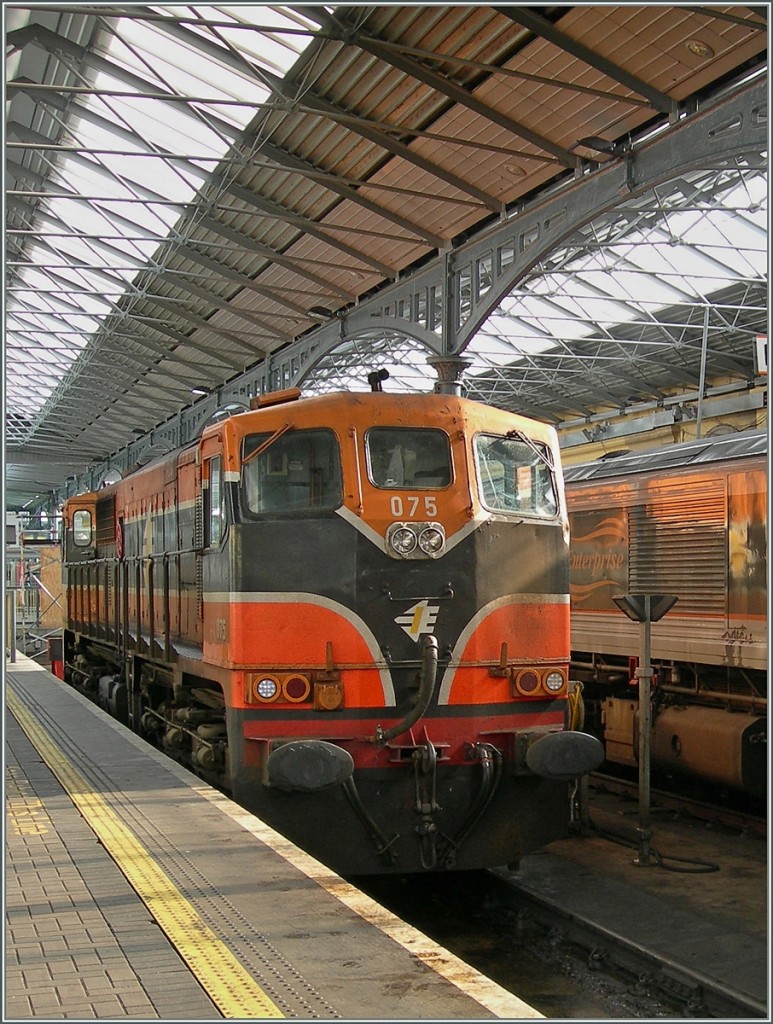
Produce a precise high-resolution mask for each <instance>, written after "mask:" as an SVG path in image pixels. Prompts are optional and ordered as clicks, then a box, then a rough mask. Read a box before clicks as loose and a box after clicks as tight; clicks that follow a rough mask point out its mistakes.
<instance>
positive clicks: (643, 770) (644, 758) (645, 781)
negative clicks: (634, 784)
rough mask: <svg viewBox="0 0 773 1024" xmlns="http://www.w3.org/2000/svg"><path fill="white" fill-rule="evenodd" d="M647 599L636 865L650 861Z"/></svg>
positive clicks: (647, 601)
mask: <svg viewBox="0 0 773 1024" xmlns="http://www.w3.org/2000/svg"><path fill="white" fill-rule="evenodd" d="M650 615H651V599H650V596H649V594H647V595H646V596H645V597H644V621H643V622H642V623H641V626H640V628H641V658H640V662H639V667H638V669H637V670H636V677H637V679H638V680H639V828H638V830H637V831H638V833H639V856H638V858H637V859H636V860H635V861H634V864H638V865H639V866H640V867H648V866H649V864H650V839H651V838H652V829H651V827H650V746H651V740H652V704H651V701H650V690H651V686H650V683H651V681H652V666H651V664H650V651H651V629H652V622H651V619H650Z"/></svg>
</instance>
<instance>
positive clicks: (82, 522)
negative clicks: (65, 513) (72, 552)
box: [72, 509, 91, 548]
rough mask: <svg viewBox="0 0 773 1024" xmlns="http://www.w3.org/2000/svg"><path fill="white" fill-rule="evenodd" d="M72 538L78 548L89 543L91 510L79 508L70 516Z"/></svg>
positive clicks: (84, 546)
mask: <svg viewBox="0 0 773 1024" xmlns="http://www.w3.org/2000/svg"><path fill="white" fill-rule="evenodd" d="M72 539H73V543H74V544H75V546H76V547H78V548H87V547H88V546H89V544H91V512H89V511H88V509H80V510H79V511H78V512H75V513H74V514H73V517H72Z"/></svg>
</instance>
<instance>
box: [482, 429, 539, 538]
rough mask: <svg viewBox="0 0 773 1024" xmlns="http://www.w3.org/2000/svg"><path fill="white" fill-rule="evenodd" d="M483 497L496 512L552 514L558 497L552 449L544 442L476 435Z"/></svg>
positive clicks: (483, 500)
mask: <svg viewBox="0 0 773 1024" xmlns="http://www.w3.org/2000/svg"><path fill="white" fill-rule="evenodd" d="M475 463H476V467H477V471H478V484H479V488H480V497H481V501H482V502H483V504H484V505H485V506H486V508H488V509H490V510H491V511H492V512H513V513H517V514H518V515H531V516H542V517H545V518H552V517H553V516H555V515H556V513H557V512H558V497H557V494H556V484H555V478H554V474H553V471H552V469H551V460H550V452H549V450H548V449H547V447H546V446H545V445H543V444H539V443H537V442H535V441H531V440H530V441H529V442H528V443H527V442H526V441H522V440H519V439H517V438H514V437H495V436H493V435H490V434H480V435H479V436H478V437H476V439H475Z"/></svg>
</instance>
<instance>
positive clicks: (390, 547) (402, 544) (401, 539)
mask: <svg viewBox="0 0 773 1024" xmlns="http://www.w3.org/2000/svg"><path fill="white" fill-rule="evenodd" d="M386 542H387V554H388V555H390V556H391V557H392V558H438V557H439V556H440V555H442V554H443V550H444V549H445V546H446V534H445V530H444V529H443V527H442V526H441V525H440V523H392V525H391V526H390V527H389V529H388V530H387V535H386Z"/></svg>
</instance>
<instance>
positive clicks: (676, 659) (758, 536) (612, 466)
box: [565, 431, 768, 798]
mask: <svg viewBox="0 0 773 1024" xmlns="http://www.w3.org/2000/svg"><path fill="white" fill-rule="evenodd" d="M767 469H768V465H767V434H766V433H765V432H759V431H749V432H746V433H738V434H728V435H721V436H719V437H707V438H703V439H699V440H695V441H690V442H687V443H683V444H678V445H670V446H668V447H666V448H663V449H658V450H654V451H650V452H632V453H630V454H622V455H619V456H617V457H615V458H608V459H604V460H599V461H596V462H593V463H584V464H582V465H574V466H569V467H566V469H565V478H566V491H567V501H568V506H569V514H570V523H571V531H572V536H571V561H570V589H571V594H572V658H573V662H572V675H573V677H574V678H576V679H579V680H582V681H583V683H584V686H585V693H584V697H585V706H586V709H587V711H588V713H589V714H590V715H595V717H596V720H595V721H594V722H593V724H592V725H591V726H590V727H591V728H592V729H593V731H594V732H596V733H597V734H598V735H599V736H600V737H602V738H603V740H604V742H605V747H606V756H607V760H608V761H611V762H616V763H619V764H623V765H629V766H631V767H633V766H634V765H636V764H637V763H638V732H639V730H638V695H637V690H636V686H635V679H634V670H635V668H636V664H637V660H638V657H639V653H640V632H639V626H638V625H637V624H636V623H634V622H631V621H630V620H629V619H628V618H627V617H626V616H625V615H624V614H623V613H622V612H621V611H620V610H619V609H618V607H617V606H616V604H615V603H614V601H613V598H614V597H615V596H617V595H621V594H633V593H640V594H647V593H649V594H658V593H659V594H672V595H674V596H676V597H677V599H678V600H677V603H676V604H675V605H674V607H673V608H672V610H671V611H669V612H668V614H666V615H665V616H664V618H662V619H661V620H660V621H659V622H656V623H654V624H653V626H652V652H651V657H652V667H653V669H654V671H655V678H654V687H653V718H652V721H653V731H652V738H651V762H652V766H653V769H654V770H655V771H656V772H659V773H667V774H672V775H675V776H680V777H682V778H683V779H687V778H692V779H694V780H700V781H701V782H703V783H710V784H711V785H712V786H713V787H715V788H716V787H719V788H720V789H721V790H723V791H731V792H734V793H745V794H748V795H750V796H752V797H755V798H757V797H762V796H764V794H765V793H766V788H767V766H768V759H767V657H768V649H767V497H768V489H767Z"/></svg>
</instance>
